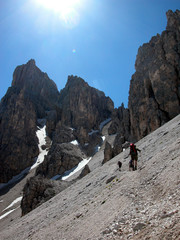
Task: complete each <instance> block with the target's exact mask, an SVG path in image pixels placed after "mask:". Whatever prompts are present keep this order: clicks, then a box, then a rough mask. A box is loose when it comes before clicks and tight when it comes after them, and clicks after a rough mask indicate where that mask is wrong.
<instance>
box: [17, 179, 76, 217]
mask: <svg viewBox="0 0 180 240" xmlns="http://www.w3.org/2000/svg"><path fill="white" fill-rule="evenodd" d="M71 184H72V183H71V182H66V181H53V180H50V179H45V178H42V177H40V176H36V177H32V178H30V179H29V180H28V181H27V183H26V185H25V186H24V189H23V199H22V201H21V209H22V216H24V215H25V214H27V213H28V212H30V211H32V210H33V209H35V208H36V207H38V206H40V205H41V204H42V203H44V202H46V201H48V200H49V199H50V198H52V197H54V196H55V195H56V194H58V193H59V192H61V191H63V190H64V189H65V188H67V187H68V186H70V185H71Z"/></svg>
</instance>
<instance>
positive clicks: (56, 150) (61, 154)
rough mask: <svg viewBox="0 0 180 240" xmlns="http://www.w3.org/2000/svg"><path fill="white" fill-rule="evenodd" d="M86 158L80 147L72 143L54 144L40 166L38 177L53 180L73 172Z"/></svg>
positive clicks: (37, 171)
mask: <svg viewBox="0 0 180 240" xmlns="http://www.w3.org/2000/svg"><path fill="white" fill-rule="evenodd" d="M83 158H85V155H84V154H83V153H82V152H81V150H80V149H79V147H78V146H76V145H73V144H71V143H62V144H58V143H54V144H53V145H52V146H51V149H50V151H49V153H48V155H47V156H45V160H44V162H43V163H42V164H41V165H39V167H38V168H37V170H36V175H41V176H43V177H46V178H52V177H54V176H56V175H62V174H63V173H64V172H65V171H67V170H71V169H72V168H74V167H75V166H77V165H78V163H79V162H80V161H82V160H83Z"/></svg>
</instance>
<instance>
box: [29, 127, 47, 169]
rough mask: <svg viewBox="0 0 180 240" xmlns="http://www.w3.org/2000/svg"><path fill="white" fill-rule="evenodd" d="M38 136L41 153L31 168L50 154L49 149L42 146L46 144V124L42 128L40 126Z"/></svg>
mask: <svg viewBox="0 0 180 240" xmlns="http://www.w3.org/2000/svg"><path fill="white" fill-rule="evenodd" d="M36 136H37V138H38V140H39V144H38V148H39V155H38V157H37V159H36V162H35V163H34V164H33V165H32V166H31V168H30V170H31V169H33V168H35V167H37V166H38V165H39V164H41V163H42V162H43V161H44V157H45V156H46V155H47V154H48V150H46V149H44V150H43V149H42V146H43V145H45V144H46V125H44V127H42V128H39V127H38V130H37V131H36Z"/></svg>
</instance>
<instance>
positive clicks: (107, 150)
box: [102, 141, 113, 164]
mask: <svg viewBox="0 0 180 240" xmlns="http://www.w3.org/2000/svg"><path fill="white" fill-rule="evenodd" d="M112 158H113V148H112V147H111V144H110V143H109V142H107V141H106V143H105V149H104V160H103V162H102V164H104V163H106V162H108V161H109V160H111V159H112Z"/></svg>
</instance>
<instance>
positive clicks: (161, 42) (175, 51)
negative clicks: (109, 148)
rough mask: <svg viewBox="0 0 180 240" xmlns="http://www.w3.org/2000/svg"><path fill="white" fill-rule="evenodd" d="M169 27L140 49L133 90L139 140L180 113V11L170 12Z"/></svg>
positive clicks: (132, 116)
mask: <svg viewBox="0 0 180 240" xmlns="http://www.w3.org/2000/svg"><path fill="white" fill-rule="evenodd" d="M167 20H168V22H167V28H166V30H165V31H164V32H162V34H161V35H160V34H157V36H155V37H152V39H151V40H150V42H149V43H146V44H144V45H143V46H141V47H140V48H139V50H138V54H137V57H136V63H135V68H136V72H135V74H134V75H133V76H132V79H131V83H130V90H129V103H128V108H129V112H130V124H131V135H133V136H135V137H136V140H138V139H141V138H142V137H144V136H146V135H147V134H148V133H150V132H152V131H154V130H155V129H157V128H158V127H160V126H161V125H163V124H164V123H165V122H167V121H169V120H170V119H172V118H174V117H175V116H176V115H178V114H179V113H180V65H179V61H180V45H179V42H180V11H179V10H176V11H175V12H172V11H168V12H167Z"/></svg>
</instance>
